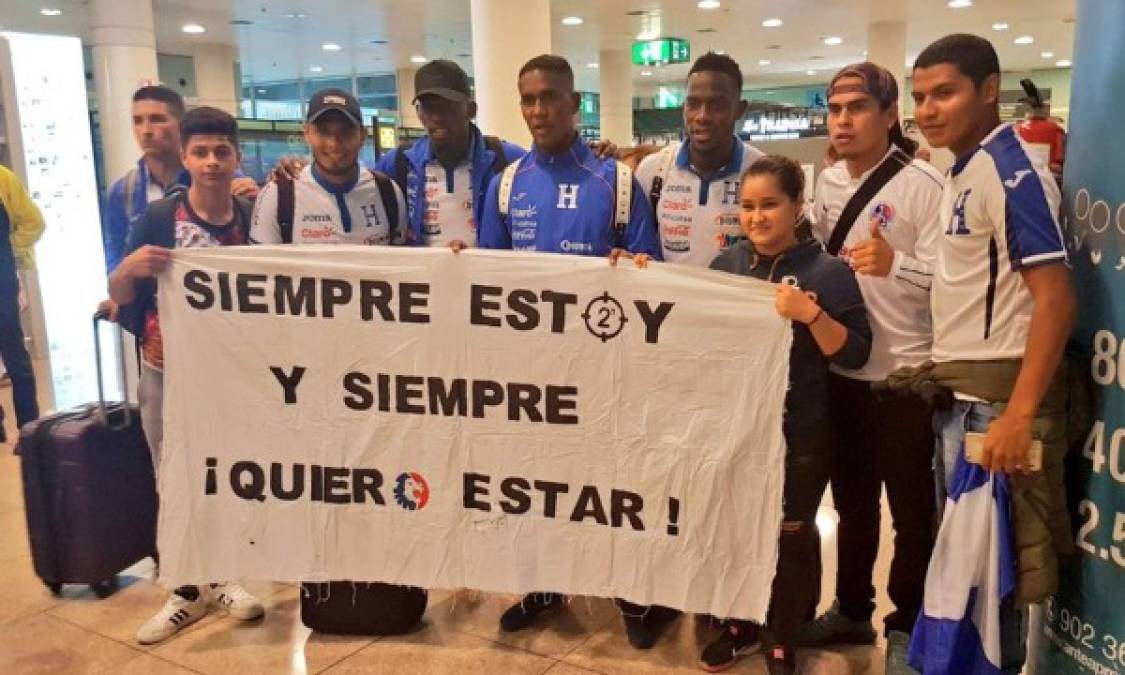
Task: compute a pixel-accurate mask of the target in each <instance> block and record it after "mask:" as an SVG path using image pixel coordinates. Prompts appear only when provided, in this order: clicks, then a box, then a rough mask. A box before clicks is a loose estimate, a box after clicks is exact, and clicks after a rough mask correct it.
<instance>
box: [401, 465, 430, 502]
mask: <svg viewBox="0 0 1125 675" xmlns="http://www.w3.org/2000/svg"><path fill="white" fill-rule="evenodd" d="M429 501H430V485H429V483H427V482H426V479H425V478H424V477H423V476H422V474H420V473H417V472H414V471H407V472H405V473H400V474H399V475H398V478H396V479H395V502H396V503H397V504H398V505H399V506H401V507H402V508H404V509H406V510H407V511H421V510H422V509H424V508H426V504H427V503H428V502H429Z"/></svg>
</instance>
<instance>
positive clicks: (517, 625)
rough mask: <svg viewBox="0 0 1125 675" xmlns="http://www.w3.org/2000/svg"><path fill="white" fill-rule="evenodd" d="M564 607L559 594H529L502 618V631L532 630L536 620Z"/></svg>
mask: <svg viewBox="0 0 1125 675" xmlns="http://www.w3.org/2000/svg"><path fill="white" fill-rule="evenodd" d="M561 605H562V596H561V595H559V594H558V593H528V594H527V595H525V596H523V600H520V601H519V602H518V603H516V604H514V605H512V606H511V607H509V608H508V611H506V612H504V614H503V615H502V616H501V617H500V630H502V631H504V632H505V633H515V632H516V631H520V630H524V629H526V628H530V627H531V624H533V623H535V619H537V618H539V617H540V616H542V615H543V614H546V613H547V612H550V611H551V610H553V609H555V608H557V607H559V606H561Z"/></svg>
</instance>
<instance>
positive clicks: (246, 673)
mask: <svg viewBox="0 0 1125 675" xmlns="http://www.w3.org/2000/svg"><path fill="white" fill-rule="evenodd" d="M0 403H2V404H3V405H4V406H5V408H6V409H7V410H8V412H9V415H10V414H11V407H10V405H11V400H10V389H7V388H3V389H0ZM10 420H11V418H10V417H9V423H8V430H9V435H11V431H12V426H13V425H12V423H11V421H10ZM833 516H834V514H833V513H832V511H831V509H830V507H826V508H825V509H823V510H822V514H821V517H820V518H818V521H820V523H821V525H822V531H823V532H824V534H825V536H824V538H823V539H824V562H825V576H824V591H823V593H822V598H824V600H823V602H824V604H827V603H828V601H829V599H830V598H831V595H832V594H831V587H832V584H833V580H834V574H835V553H834V549H833V546H834V542H835V539H834V536H833V534H832V532H833V531H834V528H833V522H834V519H833ZM888 520H889V519H888V518H887V517H886V516H884V519H883V522H884V532H883V540H884V542H889V540H890V533H889V524H888ZM883 549H884V550H882V551H881V552H880V556H879V561H878V563H877V568H876V574H877V579H878V580H877V582H876V587H881V586H884V585H885V581H886V574H887V564H888V556H887V550H886V549H887V547H886V546H884V547H883ZM152 573H153V565H152V562H151V561H149V560H145V561H142V562H140V563H138V564H137V565H135V566H134V567H132V568H131V569H129V570H127V571H125V572H124V573H122V574H121V575H120V576H119V580H120V583H121V586H122V588H121V589H120V590H119V591H118V592H117V593H115V594H114V595H112V596H110V597H109V598H106V599H104V600H99V599H98V598H97V597H95V596H94V595H93V593H92V592H90V591H89V590H88V589H85V588H83V587H77V586H75V587H67V588H65V589H64V590H63V594H62V596H61V597H57V598H56V597H53V596H52V595H51V594H50V592H48V591H47V589H46V588H45V587H44V586H43V585H42V583H41V582H40V581H39V580H38V578H36V576H35V574H34V572H33V570H32V566H31V556H30V552H29V550H28V545H27V530H26V525H25V522H24V512H23V501H22V488H21V485H20V476H19V459H18V458H17V457H15V456H13V455H12V444H11V443H8V444H6V445H4V444H0V673H2V674H4V675H16V674H19V675H23V674H25V673H43V674H45V675H59V674H64V673H65V674H71V673H106V674H113V675H117V674H122V675H157V674H161V675H162V674H165V673H167V674H170V675H171V674H181V673H184V674H186V673H216V674H218V673H224V674H226V673H229V674H232V675H253V674H257V673H263V674H265V673H269V674H273V673H294V674H300V675H304V674H306V673H330V674H332V675H355V674H360V673H393V674H394V675H408V674H411V673H467V674H469V675H492V674H494V673H505V674H506V673H513V674H522V673H528V674H539V673H550V674H551V675H581V674H583V673H590V672H600V673H630V674H631V673H654V672H658V673H699V672H702V671H700V670H698V668H697V667H696V658H697V657H698V654H699V650H700V648H701V646H702V645H703V644H704V643H705V642H706V641H707V640H709V639H710V637H711V635H712V631H711V630H710V629H707V628H704V627H703V626H702V625H699V624H697V623H696V622H695V621H694V620H693V619H692V618H691V617H690V616H688V617H684V618H682V619H680V620H679V621H678V622H676V623H675V624H673V626H672V627H671V628H670V629H669V631H668V632H667V633H666V634H665V636H664V637H663V639H662V640H661V641H660V642H659V643H658V644H657V646H656V647H655V648H654V649H652V650H651V651H648V652H639V651H637V650H634V649H632V648H631V647H630V646H629V645H628V643H627V642H626V640H625V635H624V633H623V631H622V629H621V623H620V619H619V618H618V615H617V611H616V609H615V608H614V606H613V605H612V603H611V602H610V601H608V600H604V599H587V598H577V599H574V600H573V601H572V602H571V603H570V605H569V607H568V608H567V609H566V610H565V611H563V612H560V613H558V614H556V615H554V616H553V617H552V618H551V620H550V621H549V622H547V623H546V625H545V626H544V628H543V629H542V630H539V631H529V632H525V633H519V634H515V635H512V634H503V633H500V632H499V630H498V628H497V620H498V618H499V616H500V613H501V612H502V611H503V609H504V608H505V607H506V606H507V605H508V603H509V602H511V601H512V600H513V599H514V598H512V597H507V596H497V595H491V594H482V593H477V592H473V591H465V590H462V591H457V592H449V591H435V592H433V593H431V594H430V606H429V609H428V610H427V612H426V618H425V621H424V623H423V625H422V626H421V627H420V628H419V629H418V630H417V631H415V632H414V633H412V634H410V635H406V636H403V637H387V638H382V639H378V640H376V639H371V638H358V637H340V636H328V635H320V634H314V633H312V632H311V631H309V630H308V629H307V628H305V627H304V626H303V625H302V624H301V622H300V616H299V614H300V612H299V607H298V597H297V590H296V589H295V588H294V587H293V586H291V585H287V584H270V583H248V584H246V585H247V587H248V588H249V589H250V590H251V591H253V592H255V593H257V594H258V595H259V597H261V598H262V599H263V601H264V602H265V604H266V607H267V613H266V616H265V618H264V619H261V620H259V621H255V622H250V623H242V622H239V621H237V620H235V619H232V618H230V617H227V616H223V615H220V614H212V615H209V616H207V617H206V618H204V619H203V620H201V621H199V622H198V623H196V624H194V625H193V626H191V627H189V628H187V629H185V630H184V631H182V632H181V633H180V634H179V635H177V636H175V637H173V638H172V639H170V640H168V641H167V642H164V643H162V644H159V645H154V646H150V647H143V646H141V645H138V644H136V642H134V641H133V634H134V632H135V631H136V629H137V627H138V626H140V625H141V623H143V622H144V621H145V620H146V619H147V618H148V617H149V616H150V615H151V614H152V613H153V612H155V611H156V610H157V609H159V608H160V606H161V603H162V602H163V601H164V597H165V591H163V590H162V589H161V588H160V587H158V586H157V585H156V584H155V583H154V582H153V580H152ZM876 601H877V603H878V604H879V610H878V613H877V618H879V617H881V616H882V614H885V613H886V611H887V605H888V600H887V597H886V594H885V593H884V592H882V591H880V592H879V595H878V597H877V598H876ZM882 659H883V655H882V645H881V643H880V645H877V646H875V647H865V648H850V649H840V650H832V651H803V652H801V654H800V660H801V663H802V665H803V667H804V670H803V672H805V673H808V674H810V675H830V674H831V675H835V674H838V673H839V674H843V673H854V674H856V675H860V674H864V675H866V674H871V675H882V673H883V663H882ZM731 672H734V673H743V674H760V673H765V665H764V663H763V662H762V660H761V658H760V657H755V658H749V659H746V660H745V661H744V662H743V663H741V664H739V665H738V666H737V667H736V668H735V669H733V670H732V671H731Z"/></svg>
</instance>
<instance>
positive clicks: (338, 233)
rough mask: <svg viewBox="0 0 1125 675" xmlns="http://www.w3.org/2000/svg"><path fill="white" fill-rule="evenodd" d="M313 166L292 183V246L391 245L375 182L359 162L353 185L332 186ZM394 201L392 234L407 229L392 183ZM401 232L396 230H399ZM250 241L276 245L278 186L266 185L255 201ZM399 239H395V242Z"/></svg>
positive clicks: (399, 195) (279, 240)
mask: <svg viewBox="0 0 1125 675" xmlns="http://www.w3.org/2000/svg"><path fill="white" fill-rule="evenodd" d="M313 167H314V165H313V164H309V165H308V166H306V167H305V168H304V169H303V170H302V171H301V173H300V175H298V177H297V180H295V181H293V191H294V195H293V207H294V208H293V243H294V244H390V243H392V242H391V232H392V229H391V228H390V227H389V225H390V221H389V219H388V217H387V212H386V210H385V209H384V208H383V198H382V195H381V193H380V192H379V185H378V183H376V182H375V178H374V177H372V175H371V172H370V171H368V170H367V169H365V168H363V167H362V166H361V167H360V169H359V176H358V178H357V179H356V181H355V183H353V184H352V185H344V186H340V187H336V186H334V185H331V184H330V183H327V182H325V181H322V180H321V179H320V178H319V177H318V176H317V175H316V170H315V169H314V168H313ZM391 185H392V187H393V189H394V195H395V199H396V200H397V201H398V221H399V222H398V223H397V225H396V227H395V228H394V229H393V231H394V232H397V233H404V232H406V204H405V202H404V200H403V198H402V192H401V191H400V190H399V188H398V186H397V185H395V184H394V182H393V181H392V182H391ZM400 236H401V234H400ZM250 241H251V242H253V243H255V244H280V243H282V238H281V227H280V226H279V225H278V223H277V184H276V183H274V182H270V183H267V184H266V186H265V187H263V188H262V191H261V192H260V193H259V194H258V199H257V201H255V202H254V215H253V217H252V218H251V221H250ZM394 243H398V242H394Z"/></svg>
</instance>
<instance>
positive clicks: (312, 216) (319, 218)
mask: <svg viewBox="0 0 1125 675" xmlns="http://www.w3.org/2000/svg"><path fill="white" fill-rule="evenodd" d="M301 222H302V223H331V222H332V216H330V215H328V214H327V213H306V214H305V215H303V216H301Z"/></svg>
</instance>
